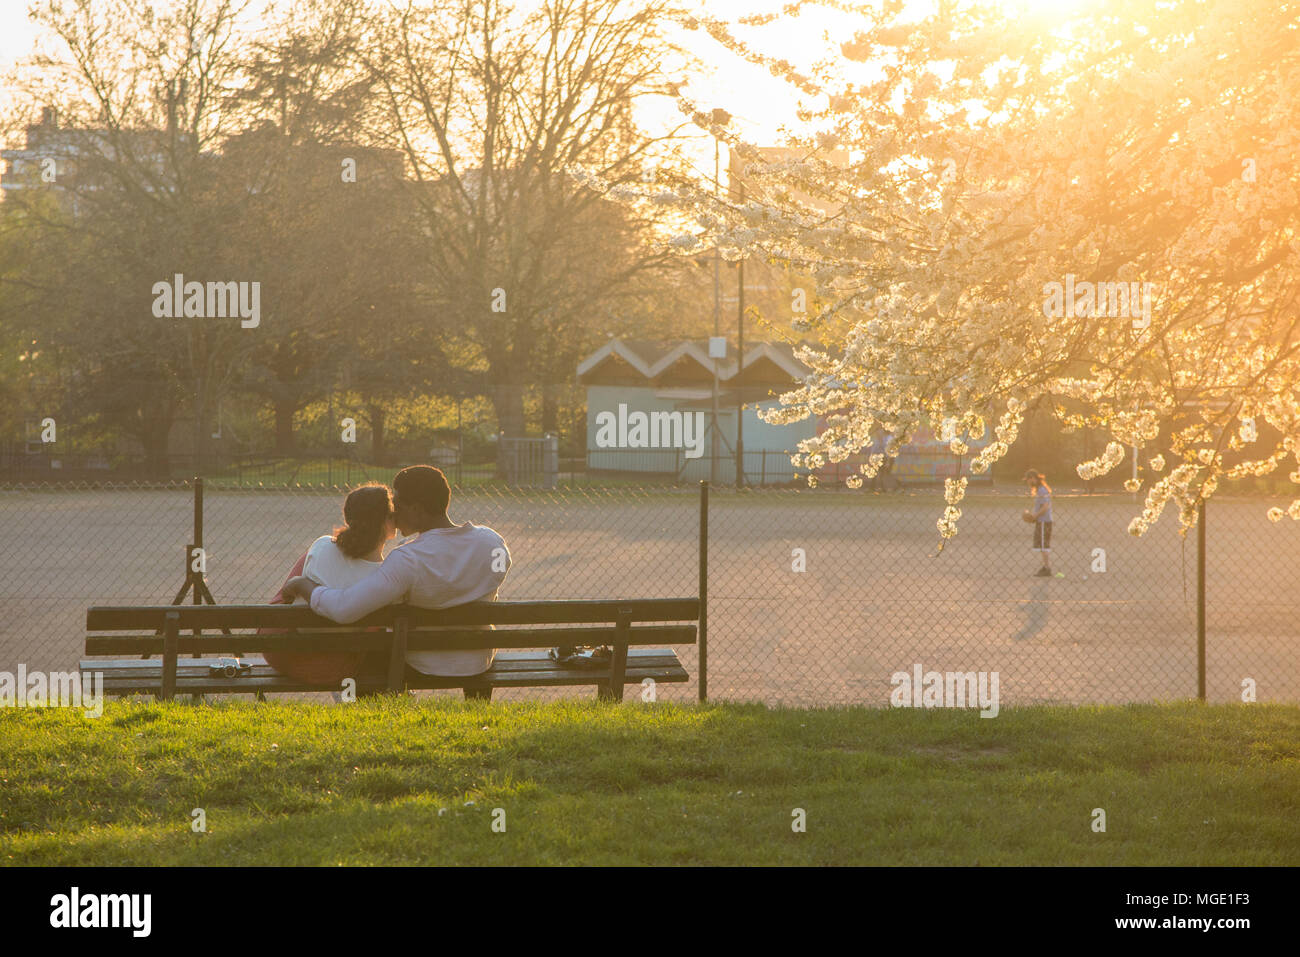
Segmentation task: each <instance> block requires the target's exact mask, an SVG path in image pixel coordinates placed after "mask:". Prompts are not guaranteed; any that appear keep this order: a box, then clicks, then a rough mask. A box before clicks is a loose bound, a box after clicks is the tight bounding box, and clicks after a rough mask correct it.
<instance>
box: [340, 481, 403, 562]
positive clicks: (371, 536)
mask: <svg viewBox="0 0 1300 957" xmlns="http://www.w3.org/2000/svg"><path fill="white" fill-rule="evenodd" d="M392 514H393V503H392V498H391V496H390V494H389V491H388V486H387V485H380V484H378V483H377V482H372V483H370V484H369V485H363V486H361V487H360V488H355V489H353V490H352V491H351V492H349V493H348V497H347V498H346V499H344V500H343V521H344V522H346V523H347V524H346V525H342V526H340V527H338V528H336V529H334V544H335V545H337V546H338V547H339V549H340V550H341V551H342V552H343V554H344V555H346V556H348V558H365V557H366V556H367V555H369V554H370V553H371V552H373V551H374V550H375V546H377V545H379V544H380V543H381V542H383V540H384V533H385V532H386V531H387V530H386V529H385V527H384V526H385V524H386V523H387V522H388V519H389V517H390V516H391V515H392Z"/></svg>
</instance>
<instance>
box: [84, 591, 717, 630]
mask: <svg viewBox="0 0 1300 957" xmlns="http://www.w3.org/2000/svg"><path fill="white" fill-rule="evenodd" d="M623 612H626V613H628V614H630V616H631V620H632V621H634V622H643V621H696V620H698V619H699V617H700V600H699V599H698V598H636V599H626V600H615V601H611V600H607V599H591V600H587V599H582V600H574V601H485V602H471V603H469V604H466V605H457V606H456V607H454V608H442V609H429V608H412V607H410V606H407V605H391V606H389V607H387V608H381V609H380V610H379V611H376V612H374V613H373V614H370V615H367V616H366V617H365V618H362V619H361V620H360V621H357V622H353V623H352V625H353V626H354V627H356V628H358V629H364V628H366V627H369V626H372V625H385V626H388V625H391V624H392V623H393V621H394V620H396V618H398V617H400V616H405V617H407V619H408V620H409V622H410V626H411V627H412V628H420V627H429V626H470V625H544V624H559V625H572V624H611V625H612V624H614V623H615V622H617V621H618V617H619V614H620V613H623ZM169 613H176V614H178V615H179V616H180V620H179V621H180V629H181V630H182V631H192V630H194V629H204V630H212V629H217V628H330V627H334V628H337V627H339V625H338V623H337V622H333V621H330V620H329V619H327V618H322V617H320V616H319V615H317V614H316V613H314V612H313V611H312V610H311V609H310V608H308V607H307V606H306V605H141V606H135V607H105V606H95V607H92V608H90V609H89V610H88V611H87V612H86V630H87V631H128V630H132V629H138V628H148V629H157V630H161V629H162V628H163V626H164V622H165V618H166V615H167V614H169Z"/></svg>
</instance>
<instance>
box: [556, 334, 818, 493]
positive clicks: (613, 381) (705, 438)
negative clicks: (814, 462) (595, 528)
mask: <svg viewBox="0 0 1300 957" xmlns="http://www.w3.org/2000/svg"><path fill="white" fill-rule="evenodd" d="M736 358H737V357H736V355H735V349H734V347H732V348H731V349H730V354H729V355H728V357H726V358H723V359H720V360H718V447H719V448H718V481H719V482H729V483H730V482H735V480H736V459H735V455H736V404H737V399H738V398H740V399H741V400H742V401H743V402H744V404H745V405H746V406H747V408H745V409H744V412H743V415H744V437H745V478H746V481H747V482H748V483H749V484H753V485H758V484H760V483H766V484H771V483H781V482H790V481H792V480H793V479H794V478H795V474H794V469H793V468H792V467H791V465H790V453H791V452H793V451H795V450H797V448H798V442H799V440H800V439H803V438H808V437H810V436H812V435H814V434H815V432H814V431H813V429H814V426H813V423H811V422H808V421H804V422H798V423H794V424H792V425H771V424H769V423H767V422H764V421H763V420H762V419H760V418H759V417H758V409H759V408H763V409H768V408H774V407H775V406H776V405H777V404H778V402H777V399H776V397H775V395H774V393H776V394H779V393H781V392H786V391H789V390H790V389H792V388H794V387H795V386H796V385H797V382H798V379H799V378H800V377H801V376H803V375H805V374H806V373H807V372H808V369H807V367H806V366H804V364H803V363H801V362H800V361H799V360H797V359H796V358H795V357H794V351H793V349H792V348H791V347H790V346H789V345H787V344H785V343H770V342H754V343H750V342H746V344H745V357H744V365H743V374H742V369H741V366H740V365H739V364H738V363H737V361H736ZM713 362H714V360H712V359H710V358H709V354H708V343H707V342H689V341H688V342H639V341H632V340H623V339H611V340H610V341H609V342H607V343H606V344H605V345H603V346H602V347H601V348H599V349H597V350H596V351H595V352H593V353H592V354H591V355H590V356H588V357H587V358H586V359H584V360H583V361H582V363H581V364H579V366H578V382H579V384H580V385H582V386H584V387H585V388H586V390H587V468H588V469H589V470H591V471H612V472H631V473H643V474H650V473H655V474H671V475H674V476H675V477H676V478H677V479H678V480H680V481H696V480H699V479H707V478H709V476H710V457H711V455H712V448H713V432H712V428H711V426H712V418H713V371H714V367H713ZM742 380H743V388H742V387H741V383H742ZM639 416H644V417H645V418H644V419H640V418H639ZM642 422H644V425H643V427H642V428H638V425H641V423H642Z"/></svg>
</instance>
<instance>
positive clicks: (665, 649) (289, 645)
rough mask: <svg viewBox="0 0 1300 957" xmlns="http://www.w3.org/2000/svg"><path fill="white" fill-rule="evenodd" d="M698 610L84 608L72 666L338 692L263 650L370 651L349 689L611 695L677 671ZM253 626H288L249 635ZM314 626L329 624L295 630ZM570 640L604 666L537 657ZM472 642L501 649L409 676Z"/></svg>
mask: <svg viewBox="0 0 1300 957" xmlns="http://www.w3.org/2000/svg"><path fill="white" fill-rule="evenodd" d="M699 617H700V600H699V599H698V598H650V599H636V600H629V601H587V600H580V601H495V602H474V603H472V604H468V605H459V606H457V607H455V608H446V609H442V610H439V611H433V610H429V609H422V608H413V607H410V606H409V605H392V606H390V607H388V608H383V609H380V610H379V611H377V612H375V613H374V614H371V615H368V616H367V617H365V618H363V619H361V620H360V621H357V622H354V623H353V624H350V625H340V624H338V623H337V622H333V621H330V620H328V619H326V618H322V617H320V616H318V615H316V614H315V613H314V612H312V611H311V609H310V608H307V607H306V606H305V605H145V606H133V607H94V608H91V609H89V611H87V613H86V656H87V657H85V658H83V659H82V660H81V663H80V668H81V671H82V673H83V674H89V673H96V672H99V673H102V674H103V676H104V693H105V694H112V695H129V694H153V695H155V696H157V697H158V698H160V699H169V698H171V697H173V696H174V695H177V694H193V695H205V694H239V693H256V694H258V696H259V697H261V696H262V695H263V694H266V693H268V692H304V691H339V690H341V689H340V688H339V687H338V686H334V685H329V686H326V685H319V684H310V683H306V682H303V681H300V680H297V679H295V678H291V677H289V676H287V675H284V674H281V673H279V672H277V671H275V670H274V669H272V668H271V667H270V666H269V665H268V664H267V663H266V661H265V660H264V659H263V658H262V657H261V654H260V653H262V652H266V651H272V652H275V651H285V652H289V651H299V652H321V651H344V652H374V651H379V652H386V657H387V667H386V668H382V669H381V670H376V671H374V672H371V673H364V672H363V673H361V674H358V675H356V679H355V680H356V689H355V690H356V692H357V693H358V694H364V693H372V692H377V691H391V692H400V691H402V690H404V689H408V688H421V689H426V688H462V689H464V692H465V697H466V698H491V696H492V690H493V689H494V688H536V687H559V686H591V685H594V686H595V687H596V689H597V692H598V694H599V696H600V697H601V698H603V699H608V700H613V701H619V700H622V697H623V686H624V685H625V684H628V683H632V684H640V683H642V682H643V681H644V680H645V679H647V678H650V679H653V680H654V681H655V682H669V683H672V682H683V681H687V680H688V678H689V676H688V675H687V673H686V669H685V668H683V667H682V664H681V662H680V661H679V660H678V658H677V654H676V652H674V651H673V650H672V648H671V647H670V646H672V645H687V644H694V643H695V641H696V631H697V628H696V623H697V622H698V621H699ZM669 623H672V624H669ZM484 625H494V626H496V628H495V630H491V631H489V630H485V629H483V628H482V626H484ZM259 628H276V629H287V632H286V633H281V634H257V629H259ZM316 628H328V629H331V631H329V632H326V633H304V632H302V631H299V629H316ZM433 629H437V630H433ZM186 632H188V634H186ZM570 645H609V646H610V647H611V648H612V650H613V654H612V656H611V658H610V661H609V662H608V664H605V663H601V664H600V665H599V666H598V667H593V668H580V667H574V666H568V665H561V664H558V663H557V662H556V661H554V660H553V659H552V658H551V657H550V656H549V654H548V650H549V649H550V648H552V647H556V646H560V647H563V646H570ZM482 648H498V649H502V650H501V651H499V652H498V653H497V656H496V660H495V661H494V663H493V665H492V667H491V668H489V669H488V670H487V671H486V672H484V673H483V674H480V675H475V676H473V677H442V676H437V675H421V676H417V677H409V676H408V673H407V668H406V653H407V652H408V651H452V650H461V649H465V650H468V649H482ZM198 655H219V656H225V657H235V658H239V659H241V660H242V661H245V662H247V663H248V664H249V665H251V668H249V669H248V670H246V671H243V672H242V673H240V674H237V675H235V676H233V677H227V676H226V675H225V674H220V673H217V674H214V673H212V665H213V664H214V663H215V659H213V658H202V657H195V656H198ZM128 656H129V657H128ZM148 656H158V657H156V658H153V657H148Z"/></svg>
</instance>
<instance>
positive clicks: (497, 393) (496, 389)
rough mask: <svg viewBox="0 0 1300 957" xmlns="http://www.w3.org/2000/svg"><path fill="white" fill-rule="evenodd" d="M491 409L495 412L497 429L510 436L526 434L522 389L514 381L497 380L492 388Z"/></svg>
mask: <svg viewBox="0 0 1300 957" xmlns="http://www.w3.org/2000/svg"><path fill="white" fill-rule="evenodd" d="M492 409H493V411H495V412H496V414H497V431H498V432H503V433H505V434H506V435H507V436H510V437H512V438H514V437H517V436H523V435H524V434H526V432H527V431H528V430H527V427H526V425H527V424H526V423H525V421H524V389H523V386H521V385H518V384H516V383H514V382H497V384H496V385H495V386H493V388H492Z"/></svg>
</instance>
